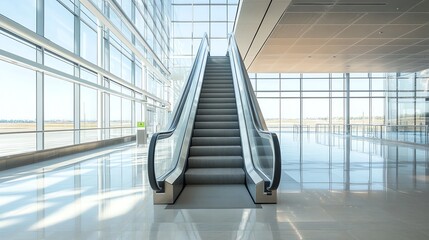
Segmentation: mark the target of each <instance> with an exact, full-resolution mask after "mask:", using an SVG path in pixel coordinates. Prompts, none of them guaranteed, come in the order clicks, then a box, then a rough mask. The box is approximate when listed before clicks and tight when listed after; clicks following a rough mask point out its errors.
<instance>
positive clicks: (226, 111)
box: [197, 109, 237, 115]
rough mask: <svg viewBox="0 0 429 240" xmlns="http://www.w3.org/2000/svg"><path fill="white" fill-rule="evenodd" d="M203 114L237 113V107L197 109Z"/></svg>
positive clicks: (198, 112)
mask: <svg viewBox="0 0 429 240" xmlns="http://www.w3.org/2000/svg"><path fill="white" fill-rule="evenodd" d="M197 114H201V115H237V109H197Z"/></svg>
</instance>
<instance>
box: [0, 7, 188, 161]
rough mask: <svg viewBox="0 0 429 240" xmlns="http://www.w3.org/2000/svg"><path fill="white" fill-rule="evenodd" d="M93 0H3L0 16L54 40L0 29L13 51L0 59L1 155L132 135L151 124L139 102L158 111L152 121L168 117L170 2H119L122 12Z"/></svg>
mask: <svg viewBox="0 0 429 240" xmlns="http://www.w3.org/2000/svg"><path fill="white" fill-rule="evenodd" d="M91 2H93V3H94V4H95V5H96V7H97V8H98V10H95V9H92V8H90V9H87V8H86V7H85V6H86V5H87V2H81V3H79V1H69V0H42V1H36V0H19V1H0V14H1V15H3V16H5V17H7V18H9V19H10V20H11V21H14V22H15V23H16V24H19V25H22V26H23V27H25V28H28V29H29V30H31V31H33V32H34V33H29V34H30V35H31V34H37V35H38V36H39V37H42V38H43V37H44V38H46V40H47V41H48V42H52V43H53V44H48V45H46V46H39V45H38V43H37V42H31V40H24V39H32V38H31V37H30V38H29V37H28V34H27V33H23V32H21V31H14V29H9V31H10V32H7V31H3V30H0V45H1V46H2V47H1V48H2V50H4V51H6V52H8V53H10V54H8V55H7V58H8V62H3V61H0V69H1V71H0V156H2V155H8V154H14V153H22V152H26V151H33V150H43V149H49V148H56V147H62V146H67V145H73V144H79V143H84V142H91V141H98V140H104V139H108V138H112V137H121V136H126V135H132V134H134V133H135V132H134V131H135V126H134V123H135V122H136V121H146V122H147V121H148V120H147V119H145V116H147V114H146V113H145V112H144V109H146V106H145V104H146V103H145V102H147V103H149V104H150V105H151V106H152V107H153V109H154V111H156V112H157V116H158V117H157V118H156V119H154V121H156V123H152V125H156V126H163V124H164V123H165V119H164V118H166V117H167V113H166V112H167V109H166V108H163V107H162V106H163V105H164V104H165V103H166V101H170V99H169V98H170V96H176V95H177V93H174V94H172V93H170V92H167V93H164V90H169V91H178V90H179V89H177V88H174V87H171V88H168V89H166V88H165V87H164V86H165V85H172V84H170V80H169V76H168V75H169V72H171V69H169V68H170V67H171V66H170V62H169V61H170V51H171V47H170V32H171V27H170V25H171V21H170V7H171V4H170V1H169V0H167V1H130V0H120V1H117V2H118V4H119V7H120V8H122V10H123V11H117V10H116V8H113V7H112V6H111V3H109V2H108V1H105V0H91ZM39 3H43V4H41V5H38V4H39ZM36 6H37V7H36ZM39 6H43V8H41V7H39ZM100 13H101V14H104V15H105V17H106V18H98V17H97V16H99V14H100ZM191 15H192V14H191ZM107 21H110V22H107ZM110 23H112V24H113V25H114V26H115V29H111V28H109V26H110ZM16 29H19V28H16ZM118 30H119V31H118ZM99 38H101V39H99ZM70 54H75V55H76V56H75V57H70ZM22 58H24V59H25V60H23V59H22ZM99 59H102V60H103V61H101V62H99V61H98V60H99ZM94 65H98V67H103V68H104V69H105V70H106V71H108V72H110V73H112V74H114V75H116V77H111V75H110V74H109V73H107V72H106V71H104V70H100V71H99V70H98V68H97V67H96V66H94ZM21 66H30V67H29V68H28V69H27V68H23V67H21ZM30 69H31V70H30ZM148 75H150V76H151V81H152V82H151V83H149V84H148V83H147V81H146V76H148ZM109 78H114V79H109ZM131 85H134V86H136V88H134V87H131V88H130V86H131ZM148 85H149V86H150V87H151V92H153V94H150V93H148V92H149V91H147V86H148ZM164 99H165V100H164ZM165 105H168V104H165ZM147 125H150V123H147ZM15 132H18V133H15Z"/></svg>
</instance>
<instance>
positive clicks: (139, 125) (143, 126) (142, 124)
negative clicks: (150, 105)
mask: <svg viewBox="0 0 429 240" xmlns="http://www.w3.org/2000/svg"><path fill="white" fill-rule="evenodd" d="M137 127H138V128H145V124H144V122H137Z"/></svg>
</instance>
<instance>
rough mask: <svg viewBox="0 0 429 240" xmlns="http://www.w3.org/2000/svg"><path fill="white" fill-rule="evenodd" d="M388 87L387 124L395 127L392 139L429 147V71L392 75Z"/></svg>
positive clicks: (391, 128) (391, 129)
mask: <svg viewBox="0 0 429 240" xmlns="http://www.w3.org/2000/svg"><path fill="white" fill-rule="evenodd" d="M387 83H388V86H387V87H388V90H389V94H388V97H387V102H388V105H389V108H388V111H387V122H388V125H391V126H392V127H390V128H389V130H390V132H391V133H390V134H389V136H388V137H389V138H390V139H395V140H399V141H415V142H424V143H428V141H427V140H428V139H427V138H428V128H427V126H428V125H429V93H428V91H429V74H428V70H424V71H421V72H417V73H397V74H389V75H388V81H387Z"/></svg>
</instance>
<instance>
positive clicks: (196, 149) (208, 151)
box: [189, 146, 242, 156]
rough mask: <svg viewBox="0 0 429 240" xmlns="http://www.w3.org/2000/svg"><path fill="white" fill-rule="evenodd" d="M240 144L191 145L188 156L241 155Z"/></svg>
mask: <svg viewBox="0 0 429 240" xmlns="http://www.w3.org/2000/svg"><path fill="white" fill-rule="evenodd" d="M241 154H242V150H241V146H191V148H190V151H189V156H225V155H226V156H241Z"/></svg>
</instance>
